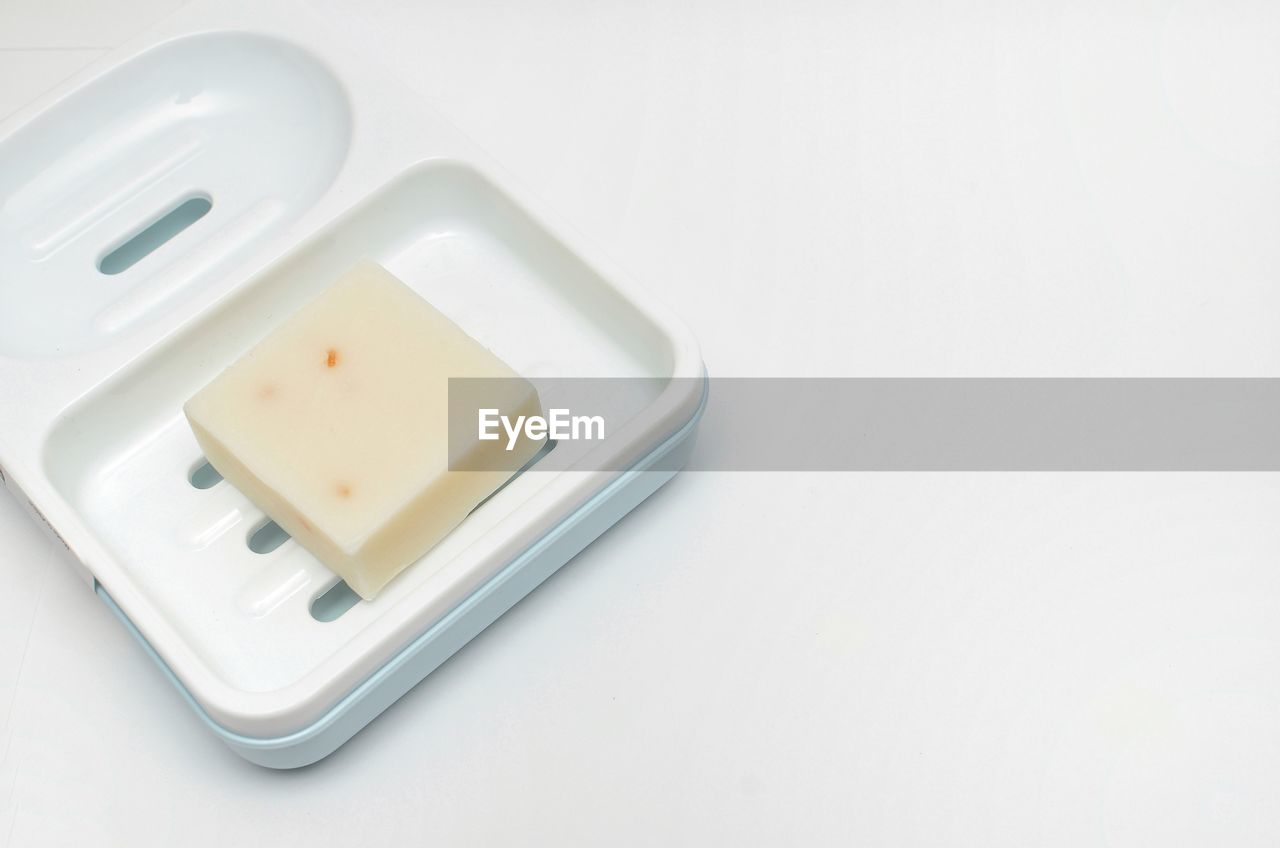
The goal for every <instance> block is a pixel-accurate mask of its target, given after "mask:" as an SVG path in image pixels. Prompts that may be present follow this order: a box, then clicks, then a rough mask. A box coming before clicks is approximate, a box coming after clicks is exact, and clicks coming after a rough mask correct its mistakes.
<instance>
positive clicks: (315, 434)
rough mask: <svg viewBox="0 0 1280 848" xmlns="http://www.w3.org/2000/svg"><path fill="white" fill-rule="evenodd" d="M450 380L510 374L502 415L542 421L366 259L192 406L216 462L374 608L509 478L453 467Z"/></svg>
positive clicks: (479, 353) (533, 396) (482, 353)
mask: <svg viewBox="0 0 1280 848" xmlns="http://www.w3.org/2000/svg"><path fill="white" fill-rule="evenodd" d="M450 377H501V378H508V380H509V381H510V382H504V383H503V384H501V385H504V386H509V387H511V388H510V389H509V390H508V391H507V394H506V395H505V396H504V400H506V401H507V402H506V403H505V404H504V406H505V407H506V409H504V413H507V414H512V415H536V414H540V413H541V409H540V407H539V403H538V396H537V393H536V392H535V391H534V389H533V387H532V386H531V385H530V384H529V383H527V382H525V381H524V380H520V379H518V378H517V375H516V374H515V372H513V371H512V370H511V369H510V368H509V367H508V366H507V365H506V364H505V363H503V362H502V360H500V359H498V357H496V356H495V355H494V354H492V353H490V352H489V351H488V350H487V349H486V348H484V347H483V346H482V345H480V343H479V342H477V341H476V340H475V339H473V338H471V337H470V336H468V335H467V334H466V333H465V332H463V331H462V330H461V329H460V328H459V327H458V326H457V325H456V324H454V323H453V322H452V321H450V320H449V319H448V318H446V317H445V316H444V315H442V314H440V313H439V312H437V311H436V310H435V308H434V307H432V306H431V305H430V304H428V303H427V302H426V301H425V300H423V299H422V298H421V297H419V296H418V295H417V294H416V293H415V292H413V291H412V290H411V289H409V288H408V287H407V286H406V285H404V284H403V283H401V282H400V281H399V280H398V279H396V278H395V277H394V276H392V275H391V274H390V273H389V272H388V271H386V270H385V269H384V268H382V267H381V266H379V265H376V264H373V263H365V264H361V265H359V266H357V267H355V268H353V269H352V270H350V271H349V272H347V273H346V274H345V275H343V276H342V277H341V278H340V279H338V280H337V281H336V282H335V283H334V284H333V285H332V286H331V287H330V288H329V289H328V290H326V291H325V292H324V293H323V294H322V295H320V296H319V297H318V298H317V299H316V300H314V301H312V302H311V303H310V304H308V305H307V306H305V307H303V308H302V310H301V311H299V312H298V313H297V314H296V315H294V316H293V317H291V318H289V319H288V320H287V321H285V322H284V324H282V325H281V326H280V327H279V328H277V329H276V330H275V331H274V332H273V333H272V334H271V335H269V336H268V337H267V338H265V339H263V341H262V342H260V343H259V344H258V345H257V346H256V347H255V348H253V349H252V350H251V351H249V353H247V354H246V355H245V356H244V357H242V358H241V359H240V360H239V361H237V362H235V363H234V364H233V365H231V366H230V367H229V368H227V370H226V371H224V372H223V373H222V374H221V375H219V376H218V377H217V378H215V379H214V380H213V382H211V383H210V384H209V385H207V386H205V387H204V388H203V389H201V390H200V392H199V393H197V394H196V395H195V397H193V398H191V400H189V401H188V402H187V404H186V406H185V408H184V410H185V412H186V414H187V419H188V420H189V421H190V423H191V428H192V430H194V431H195V435H196V440H197V441H198V442H199V443H200V447H201V448H202V449H203V450H204V453H205V457H206V458H207V459H208V460H209V462H210V464H212V465H213V467H214V468H216V469H217V470H218V471H219V472H220V473H221V474H222V476H223V477H225V478H226V479H227V480H228V481H229V482H230V483H231V484H232V485H234V486H235V487H236V488H238V489H239V490H240V491H242V492H243V493H244V494H245V495H247V496H248V498H249V499H250V500H252V501H253V502H254V503H255V504H257V505H258V506H259V507H260V508H261V509H262V510H263V511H264V512H265V513H266V514H267V515H269V516H270V517H271V518H272V519H273V520H274V521H275V522H276V523H277V524H279V525H280V526H281V527H282V528H283V529H284V530H285V531H286V532H288V533H289V534H290V535H291V536H292V537H293V538H294V539H295V540H297V542H298V543H299V544H301V545H302V546H303V547H305V548H306V549H307V550H309V551H311V552H312V553H313V554H315V556H316V557H317V558H319V559H320V561H321V562H323V563H324V564H325V565H326V566H328V567H329V568H330V569H332V570H333V571H334V572H336V573H337V574H339V575H340V576H341V577H342V578H343V579H344V580H346V581H347V583H348V584H349V585H350V586H351V588H352V589H354V590H355V591H356V592H357V593H359V594H360V596H361V597H364V598H366V599H368V598H372V597H373V596H374V595H375V594H377V593H378V591H379V590H381V589H382V587H383V586H385V585H386V584H387V583H388V582H389V581H390V580H391V579H392V578H393V577H395V576H396V574H398V573H399V572H400V571H402V570H403V569H404V568H405V567H406V566H408V565H410V564H411V563H413V562H414V561H415V560H417V559H418V558H419V557H421V556H422V555H423V554H424V553H426V551H428V550H429V549H430V548H431V547H432V546H433V545H435V544H436V542H438V541H440V539H441V538H443V537H444V536H445V535H446V534H447V533H448V532H449V531H450V530H452V529H453V528H454V527H456V526H457V525H458V524H459V523H460V522H461V521H462V520H463V519H464V518H466V516H467V513H469V512H470V511H471V510H472V509H473V508H475V506H476V504H478V503H479V502H480V501H482V500H483V499H484V498H486V497H487V496H488V495H490V494H491V493H493V491H494V490H495V489H497V488H498V487H499V486H501V485H502V483H503V482H505V481H506V480H507V479H508V478H509V477H510V476H511V475H512V473H513V472H512V471H509V470H498V471H493V470H485V471H451V470H450V469H449V468H448V447H449V446H448V380H449V378H450ZM540 445H541V441H534V440H530V439H527V438H526V439H522V441H521V442H520V443H519V444H518V445H517V446H516V447H515V450H514V454H513V453H507V454H505V456H504V457H503V460H502V463H501V464H502V467H503V468H510V469H514V468H519V467H520V466H521V465H522V464H524V462H525V461H526V460H528V459H529V458H531V457H532V456H533V455H534V454H535V453H536V452H537V450H538V449H539V447H540ZM455 447H456V445H455ZM505 448H506V443H505V440H499V441H484V442H481V441H479V440H477V441H476V442H475V445H474V446H472V447H471V449H472V451H473V454H474V452H483V451H504V450H505Z"/></svg>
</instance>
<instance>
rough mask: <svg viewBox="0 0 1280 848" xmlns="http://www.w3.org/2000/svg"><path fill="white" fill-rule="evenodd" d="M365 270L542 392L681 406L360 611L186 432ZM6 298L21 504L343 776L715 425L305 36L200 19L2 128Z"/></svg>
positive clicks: (646, 313) (662, 326) (665, 351)
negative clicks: (382, 732)
mask: <svg viewBox="0 0 1280 848" xmlns="http://www.w3.org/2000/svg"><path fill="white" fill-rule="evenodd" d="M364 258H369V259H374V260H376V261H379V262H381V263H382V264H383V265H385V266H386V267H387V268H388V269H390V270H391V271H392V272H393V273H394V274H396V275H397V276H398V277H399V278H400V279H402V280H404V281H405V282H406V283H408V284H409V285H410V286H412V287H413V288H414V289H416V290H417V291H418V292H419V293H421V294H422V295H423V296H424V297H425V298H427V299H428V300H429V301H430V302H431V303H432V304H433V305H434V306H436V307H437V308H438V309H440V310H441V311H443V312H445V313H446V314H448V315H449V316H450V317H451V318H452V319H453V320H454V321H456V322H457V323H458V324H459V325H461V326H462V327H463V328H464V329H465V330H466V331H467V332H468V333H470V334H471V335H473V336H474V337H476V338H477V339H479V340H480V341H481V342H483V343H484V344H486V345H487V346H489V347H490V348H492V349H493V350H494V351H495V352H496V353H497V354H498V355H499V356H501V357H502V358H503V359H504V360H505V361H507V362H508V363H510V364H511V365H512V366H513V367H514V368H515V369H516V370H517V371H519V372H521V373H524V374H525V375H527V376H530V377H535V378H536V377H542V376H555V377H574V376H592V377H598V376H611V377H613V376H616V377H646V378H656V379H654V385H656V386H658V387H659V388H658V389H656V390H655V391H654V393H653V397H652V398H651V399H650V400H649V403H648V405H647V406H646V407H645V408H644V410H643V413H642V414H639V415H637V416H636V417H635V418H634V419H633V420H631V421H629V422H627V423H626V425H625V426H624V427H623V428H622V429H621V430H619V432H618V433H617V434H616V435H614V436H612V437H611V438H610V439H609V440H608V441H607V442H605V443H603V444H602V446H601V448H600V450H602V451H606V452H607V454H608V455H607V456H596V457H593V461H592V463H591V465H590V466H583V468H584V469H588V470H575V469H569V470H564V471H540V470H539V469H538V468H537V466H536V465H535V466H534V467H533V468H532V469H530V470H528V471H526V472H525V473H523V474H521V475H520V476H518V477H517V478H515V479H514V480H513V481H512V482H511V483H510V484H509V485H508V486H506V487H505V488H503V489H502V490H501V491H499V492H498V493H497V494H496V495H495V496H494V497H492V498H490V499H489V500H488V501H486V502H485V503H484V504H483V505H481V506H480V507H479V508H478V509H477V510H476V511H475V512H473V513H472V514H471V516H470V517H469V518H468V519H467V520H466V521H465V522H464V523H463V525H462V526H461V527H459V528H458V529H457V530H456V531H454V532H453V533H452V534H450V536H449V537H448V538H447V539H446V540H445V541H444V542H442V543H441V544H440V545H438V546H437V547H436V548H434V549H433V550H432V551H430V552H429V553H428V554H427V555H426V556H424V557H423V558H422V560H420V561H419V562H417V563H415V564H414V565H413V566H411V568H410V569H409V570H408V571H406V572H405V573H404V574H402V575H401V576H400V577H399V578H397V579H396V580H395V581H394V582H393V583H392V584H391V585H390V586H389V587H388V588H387V589H386V590H385V591H384V592H383V593H382V594H381V595H379V597H378V598H377V599H376V600H374V601H372V602H364V601H360V602H353V599H352V598H347V597H342V596H340V595H341V593H340V588H341V587H339V588H338V589H335V588H334V587H335V585H336V584H338V580H337V578H336V577H335V576H334V575H333V574H331V573H330V572H329V571H328V570H327V569H325V568H324V567H323V566H322V565H320V563H319V562H317V561H316V560H315V559H314V558H313V557H311V555H310V554H308V553H307V552H305V551H304V550H302V549H301V548H299V547H298V546H297V545H296V544H294V543H293V542H292V541H285V542H284V543H283V544H281V545H279V546H278V547H274V548H273V549H270V550H268V551H267V552H265V553H260V552H258V551H257V550H255V548H257V549H259V550H265V549H266V548H268V547H270V546H269V545H262V544H257V543H256V542H255V534H256V533H258V531H259V530H261V529H262V527H263V526H264V524H265V523H266V522H267V519H266V517H265V516H264V515H262V514H261V512H259V511H258V510H257V509H256V508H255V507H254V506H253V505H252V504H250V503H249V502H248V500H247V499H245V498H244V497H243V495H241V494H240V493H239V492H237V491H236V490H235V489H233V488H232V487H231V486H229V485H228V484H227V483H225V482H216V483H215V482H214V480H213V478H210V477H209V476H207V470H205V469H203V468H202V465H203V459H202V457H201V456H200V454H199V450H198V448H197V447H196V444H195V439H194V437H193V436H192V435H191V433H190V431H189V430H188V428H187V426H186V423H185V420H184V419H183V417H182V412H181V405H182V403H183V402H184V401H185V400H186V399H187V398H188V397H189V396H190V395H191V394H193V393H194V392H195V391H196V390H197V389H198V388H199V387H200V386H202V385H204V383H205V382H207V381H208V380H209V379H210V378H211V377H212V376H213V375H214V374H216V373H217V372H219V371H220V370H221V369H222V368H223V367H225V365H226V364H228V363H229V362H231V361H233V360H234V359H235V358H236V357H238V356H239V355H240V354H241V353H242V352H243V351H245V350H246V349H247V348H248V347H250V346H251V345H252V344H253V343H254V342H256V341H257V340H258V339H259V338H261V337H262V336H263V335H265V334H266V333H267V332H268V331H269V330H270V329H271V328H272V327H273V326H275V325H276V324H277V323H279V322H280V321H281V320H283V319H284V318H286V317H288V316H289V315H290V314H292V313H293V311H294V310H295V309H296V308H297V307H299V306H301V305H302V304H303V303H305V302H306V301H307V300H309V299H310V298H311V297H313V296H314V295H315V294H317V293H318V292H319V291H321V290H322V289H323V287H324V286H325V285H327V283H328V282H330V281H331V280H332V279H333V278H334V277H335V276H336V274H337V273H339V272H340V271H341V270H342V269H345V268H346V267H347V266H348V265H350V264H352V263H353V262H355V261H356V260H358V259H364ZM0 279H3V280H4V281H5V282H6V285H4V286H0V468H2V469H3V471H2V472H0V473H2V474H3V477H4V483H5V484H6V485H7V486H8V487H9V488H10V489H11V490H12V491H13V493H14V494H15V495H16V496H17V497H18V498H19V499H20V500H21V501H22V502H24V503H26V504H27V505H29V507H30V509H31V511H32V513H33V515H34V516H36V518H37V519H38V520H40V521H41V522H42V523H44V524H45V525H46V526H47V527H48V528H49V530H50V531H51V532H52V533H53V534H54V535H55V536H56V537H57V538H58V539H60V540H61V541H62V542H63V543H64V544H65V545H66V546H67V547H68V549H69V550H70V551H71V552H72V554H73V555H74V558H75V560H76V561H78V562H79V563H80V564H81V565H82V567H83V575H84V577H85V579H86V581H87V582H88V583H89V585H90V586H92V587H93V589H94V591H95V592H97V594H98V595H99V596H100V597H101V598H102V599H103V600H104V602H106V603H107V604H108V606H110V608H111V609H112V610H113V612H115V614H116V615H117V616H118V617H119V618H120V619H121V621H122V622H124V624H125V626H126V627H127V628H128V629H129V630H130V632H131V633H133V634H134V636H135V637H136V638H137V639H138V641H139V643H140V644H141V645H142V646H143V648H144V649H145V650H146V651H147V652H148V653H149V654H150V655H151V656H152V657H153V658H154V659H155V661H156V663H157V664H158V665H159V667H160V668H161V669H162V670H163V672H164V673H165V674H166V675H167V676H168V677H169V678H170V680H172V681H173V683H174V685H175V686H176V687H177V688H178V690H179V691H180V692H181V694H182V696H183V697H184V698H185V699H186V700H187V701H188V703H190V705H191V706H192V708H193V709H195V710H196V711H197V713H199V715H200V716H201V717H202V718H203V720H204V721H205V723H206V724H207V725H208V726H209V727H210V728H211V729H212V730H213V731H214V732H215V733H217V734H218V735H219V736H220V737H221V738H222V739H223V740H224V741H226V742H227V744H228V745H230V746H231V747H232V748H233V749H234V750H236V751H237V752H239V753H240V754H242V755H243V756H245V757H246V758H248V759H250V760H252V761H254V762H256V763H260V764H262V765H267V766H273V767H280V768H287V767H294V766H300V765H305V764H307V763H310V762H314V761H315V760H317V759H320V758H322V757H324V756H325V755H326V754H328V753H330V752H331V751H333V750H334V749H335V748H337V747H338V746H339V745H341V744H342V743H343V742H344V741H346V740H347V739H348V738H350V737H351V736H352V735H353V734H354V733H355V732H356V731H358V730H359V729H360V728H361V727H363V726H364V725H365V724H366V723H367V722H368V721H370V720H371V719H372V718H373V717H375V716H376V715H377V714H378V713H380V712H381V711H382V710H383V709H385V708H386V707H387V706H388V705H390V704H391V703H392V702H394V701H395V699H396V698H398V697H399V696H400V695H402V694H403V693H404V692H405V691H407V690H408V689H409V688H411V687H412V686H413V685H414V684H416V683H417V682H419V681H420V680H421V679H422V678H423V677H425V676H426V675H427V674H428V673H430V672H431V670H433V669H434V668H435V667H436V666H438V665H439V664H440V663H441V662H443V661H444V660H445V659H446V658H448V657H449V656H450V655H451V654H452V653H453V652H454V651H456V650H457V649H458V648H460V647H461V646H462V645H464V644H465V643H466V642H467V641H468V640H469V639H471V638H472V637H473V636H475V635H476V634H477V633H478V632H480V631H481V630H482V629H483V628H484V627H486V626H487V625H488V624H489V623H490V622H492V621H493V620H495V619H496V618H497V617H498V616H500V615H501V614H502V613H503V612H505V611H506V610H507V609H508V608H510V607H511V606H512V605H513V604H514V603H515V602H516V601H518V600H519V599H520V598H521V597H523V596H524V595H525V594H526V593H528V592H529V591H530V590H531V589H533V588H534V587H535V586H537V585H538V584H539V583H540V582H541V581H542V580H543V579H545V578H546V577H547V576H548V575H550V574H551V573H552V572H554V571H555V569H556V568H558V567H559V566H560V565H562V564H563V563H564V562H566V561H567V560H568V559H570V558H571V557H572V556H573V555H574V554H576V553H577V552H578V551H579V550H581V549H582V548H583V547H584V546H585V545H587V544H588V543H589V542H590V541H591V540H592V539H594V538H595V537H596V536H598V535H599V534H600V533H601V532H603V531H604V530H605V529H606V528H607V527H609V526H610V525H611V524H612V523H613V522H615V521H617V520H618V519H619V518H621V517H622V516H623V515H625V514H626V513H627V512H628V511H629V510H630V509H631V508H632V507H634V506H635V505H636V504H637V503H639V502H640V501H641V500H643V499H644V498H645V497H646V496H647V495H649V494H650V493H651V492H653V491H654V490H656V489H657V488H658V487H659V486H660V485H662V483H663V482H665V481H666V480H667V479H668V478H669V477H670V476H671V475H672V473H673V472H672V470H671V469H672V468H673V467H676V466H677V465H678V462H675V463H673V462H672V461H671V460H672V458H676V459H677V460H678V459H679V458H680V457H682V456H683V455H684V454H685V452H687V451H688V449H689V447H690V446H691V444H692V437H693V433H694V429H695V427H696V424H697V420H698V417H699V415H700V413H701V409H702V406H703V403H704V394H705V380H704V378H703V366H702V361H701V358H700V355H699V353H698V349H697V346H696V343H695V342H694V340H693V338H692V337H691V335H690V334H689V332H688V331H687V330H686V329H685V328H684V327H683V326H682V325H681V324H680V323H679V322H678V321H677V320H676V319H674V318H673V317H672V316H671V315H670V314H669V313H668V312H666V311H665V310H664V309H663V308H661V307H660V306H658V305H656V304H654V303H652V302H650V300H649V299H648V298H646V297H645V296H644V295H643V294H642V293H640V292H639V291H637V290H635V289H633V288H632V287H631V286H629V285H627V284H626V283H625V282H624V281H623V278H622V276H621V275H620V274H619V273H618V271H617V270H616V269H615V268H613V267H612V266H611V265H610V264H609V263H608V262H607V261H605V260H604V259H603V258H602V257H600V256H598V255H597V254H596V253H595V252H594V251H593V250H591V249H590V248H589V247H588V246H587V245H585V244H583V243H581V240H580V239H579V238H578V237H577V236H575V235H574V234H573V233H572V232H571V231H569V230H567V229H566V228H565V227H564V226H563V225H561V224H560V223H558V222H557V221H556V219H555V218H554V216H552V215H551V214H550V213H548V212H547V211H546V210H545V209H542V208H541V206H540V204H539V203H538V202H537V201H536V199H534V198H532V197H530V196H528V195H527V193H525V192H523V191H522V190H521V189H520V187H519V186H518V185H516V184H514V183H513V182H512V181H511V180H510V179H509V178H508V177H506V176H505V175H504V174H502V172H501V171H500V170H499V169H498V168H496V167H495V166H494V164H493V163H492V162H490V161H489V160H488V158H487V157H486V156H485V155H484V153H483V152H482V151H480V150H479V149H478V148H476V146H475V145H474V144H472V143H471V142H470V141H469V140H467V139H466V138H465V137H463V136H462V135H461V134H459V133H458V132H456V131H455V130H453V129H452V128H451V127H449V126H448V125H447V124H446V123H445V122H443V121H441V120H440V119H439V118H438V117H436V116H435V115H433V114H432V113H431V112H430V111H428V110H426V109H424V108H422V107H421V106H420V104H418V103H417V101H416V98H414V96H413V95H412V94H411V93H409V92H408V91H407V90H405V89H402V88H401V87H399V86H398V84H396V83H395V81H394V80H388V79H385V78H382V77H380V76H379V75H378V74H377V73H376V72H374V71H373V70H371V69H369V68H368V67H366V66H365V64H364V63H363V62H362V61H361V60H360V59H359V58H357V57H354V56H352V55H350V54H349V53H348V52H346V51H345V50H344V49H343V48H342V46H341V42H340V39H339V38H338V37H337V36H336V35H334V34H331V33H328V32H326V31H324V30H322V29H320V28H319V27H317V26H316V25H314V24H313V23H308V20H307V15H306V14H304V13H302V12H301V11H300V12H298V13H297V14H296V15H290V14H289V11H288V10H287V9H279V8H273V9H271V10H265V9H259V8H257V7H254V6H250V5H243V6H237V5H228V4H225V3H216V4H215V3H205V4H200V3H198V4H195V5H192V6H188V7H185V8H184V9H182V10H181V11H180V12H178V13H176V14H175V15H174V16H172V17H171V18H169V19H167V20H166V21H165V22H164V23H163V24H161V25H160V27H158V28H157V29H156V30H155V31H153V32H151V33H150V34H148V35H146V36H143V37H142V38H140V39H138V40H137V41H135V42H134V43H132V44H130V45H128V46H127V47H125V48H122V49H121V50H119V51H116V52H114V53H113V54H111V55H110V56H108V57H106V58H105V59H103V60H102V61H100V62H98V63H96V64H95V65H94V66H93V67H92V68H90V69H89V70H87V71H86V72H84V73H82V74H80V75H78V76H77V77H75V78H73V79H72V80H70V81H68V82H67V83H65V84H64V85H63V86H61V87H60V88H59V89H58V90H56V91H55V92H53V93H50V94H49V95H47V96H45V97H43V98H41V99H40V100H39V101H37V102H35V103H33V104H31V105H30V106H29V107H28V108H26V109H24V110H23V111H21V112H20V113H18V114H17V115H15V116H13V117H12V118H11V119H9V120H8V121H6V122H5V123H4V124H0ZM530 326H535V327H538V328H539V329H540V331H538V332H530V331H529V327H530ZM690 378H692V379H690ZM660 459H661V460H663V462H662V463H661V470H654V469H653V468H652V466H654V464H655V463H657V462H658V460H660ZM590 468H627V469H629V470H625V471H597V470H589V469H590ZM209 483H213V485H206V484H209ZM258 538H259V539H261V536H259V537H258ZM331 590H332V591H331Z"/></svg>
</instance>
